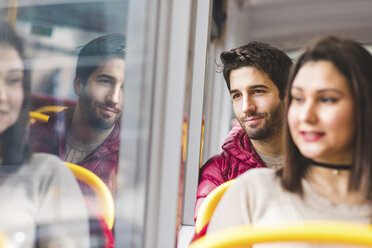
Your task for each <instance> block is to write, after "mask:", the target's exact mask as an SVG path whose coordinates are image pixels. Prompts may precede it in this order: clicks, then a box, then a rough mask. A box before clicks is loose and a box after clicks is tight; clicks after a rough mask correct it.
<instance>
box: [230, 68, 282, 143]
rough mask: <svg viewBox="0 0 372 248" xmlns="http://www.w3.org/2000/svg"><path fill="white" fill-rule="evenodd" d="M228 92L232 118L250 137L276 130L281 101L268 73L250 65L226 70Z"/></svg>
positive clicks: (279, 125)
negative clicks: (228, 79) (231, 105)
mask: <svg viewBox="0 0 372 248" xmlns="http://www.w3.org/2000/svg"><path fill="white" fill-rule="evenodd" d="M230 89H231V90H230V95H231V98H232V102H233V108H234V113H235V116H236V118H237V119H238V121H239V123H240V125H241V126H242V128H243V129H244V131H245V132H246V134H247V135H248V137H249V138H250V139H252V140H262V139H268V138H271V137H273V136H275V135H277V134H278V133H280V131H281V128H282V122H283V108H284V103H283V101H282V100H280V98H279V90H278V88H277V87H276V85H275V84H274V82H273V81H271V79H270V78H269V76H268V75H267V74H266V73H264V72H263V71H261V70H258V69H256V68H255V67H252V66H246V67H241V68H239V69H235V70H232V71H231V73H230Z"/></svg>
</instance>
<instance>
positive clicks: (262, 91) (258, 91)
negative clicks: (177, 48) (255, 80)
mask: <svg viewBox="0 0 372 248" xmlns="http://www.w3.org/2000/svg"><path fill="white" fill-rule="evenodd" d="M262 93H265V91H264V90H254V94H262Z"/></svg>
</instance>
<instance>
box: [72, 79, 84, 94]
mask: <svg viewBox="0 0 372 248" xmlns="http://www.w3.org/2000/svg"><path fill="white" fill-rule="evenodd" d="M83 88H84V86H83V80H82V79H81V78H80V77H76V78H75V80H74V90H75V94H76V95H78V96H80V94H81V92H82V91H83Z"/></svg>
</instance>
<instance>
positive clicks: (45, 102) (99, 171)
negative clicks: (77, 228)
mask: <svg viewBox="0 0 372 248" xmlns="http://www.w3.org/2000/svg"><path fill="white" fill-rule="evenodd" d="M127 13H128V0H102V1H90V0H88V1H86V0H78V1H69V0H52V1H23V0H18V1H17V0H10V1H6V2H3V3H1V4H0V17H1V19H4V20H6V21H7V22H8V23H9V25H10V26H12V27H13V28H14V30H15V31H16V32H17V34H18V35H19V36H20V37H21V39H22V41H23V44H24V52H25V60H24V65H25V70H26V71H27V72H30V75H31V76H30V82H31V95H30V106H29V107H30V111H31V112H30V116H33V118H34V119H32V120H31V122H30V123H31V124H29V126H28V128H29V144H30V148H31V151H32V152H33V153H34V154H36V153H37V154H39V153H49V154H53V155H55V156H57V157H59V160H60V161H63V162H67V163H72V164H76V165H77V166H78V167H81V168H80V169H87V170H88V171H89V173H90V172H92V173H93V176H96V177H97V178H96V179H97V180H96V179H94V180H93V181H95V182H98V184H99V183H101V184H102V185H103V187H102V188H103V189H104V190H103V191H105V192H106V193H107V195H108V196H109V197H108V198H106V199H110V197H113V199H114V202H116V195H117V193H118V191H119V190H118V183H117V182H118V181H120V179H118V171H119V170H120V169H119V166H120V163H119V149H120V130H121V116H122V109H123V99H124V88H125V71H126V58H125V56H126V29H127ZM40 116H42V117H43V118H37V117H40ZM44 117H45V118H44ZM54 158H56V157H54ZM45 163H46V162H45ZM58 164H59V165H61V166H62V168H67V167H66V166H65V165H63V163H61V164H60V163H58ZM45 168H48V167H45ZM45 168H44V167H42V169H43V170H45ZM52 168H53V167H51V169H52ZM70 168H72V167H70ZM74 168H75V167H74ZM38 170H39V169H38ZM74 172H75V171H74ZM77 175H78V174H75V176H77ZM84 175H85V176H84V178H79V180H78V181H77V183H78V186H80V190H81V192H80V193H79V194H81V193H83V195H84V198H85V199H86V200H87V201H86V202H87V203H86V204H84V203H83V204H84V207H85V208H87V210H88V212H89V217H90V219H89V224H90V229H91V232H90V234H91V238H90V242H91V245H92V247H102V244H105V245H108V244H113V243H114V240H113V236H112V232H111V231H110V229H112V224H113V221H112V218H111V221H107V220H108V219H109V218H105V217H106V214H107V211H106V212H105V211H103V212H102V209H101V206H104V205H105V204H106V205H107V202H103V201H105V200H102V199H103V198H100V199H98V198H97V197H96V194H95V193H94V192H95V190H96V189H95V188H94V187H96V186H94V185H95V183H92V181H85V182H84V180H86V178H85V177H87V175H88V174H84ZM71 176H73V175H72V174H71ZM92 178H93V177H92ZM29 181H30V182H31V185H37V183H39V181H38V177H30V179H29ZM68 186H69V185H66V189H64V190H62V191H61V195H60V197H61V199H62V198H63V199H64V201H67V202H68V201H71V206H73V205H74V204H73V203H74V201H75V200H74V199H72V198H71V199H69V198H68V194H67V195H64V194H65V192H66V190H67V189H68V188H69V187H68ZM92 187H93V188H92ZM78 188H79V187H78ZM103 191H99V190H98V191H97V190H96V193H97V192H98V194H101V193H99V192H103ZM76 201H78V200H76ZM111 201H112V198H111ZM114 202H111V203H110V204H111V205H110V206H112V207H111V209H112V211H111V212H112V213H111V215H112V216H114V211H113V209H114V207H113V205H114ZM55 204H56V206H57V207H56V209H57V208H59V207H62V206H58V204H57V201H56V202H55ZM102 204H103V205H102ZM67 205H68V204H67ZM63 207H65V205H63ZM106 209H107V208H106ZM26 217H27V216H26ZM110 235H111V236H110ZM26 238H28V237H26ZM118 246H119V247H120V245H118ZM71 247H73V246H71Z"/></svg>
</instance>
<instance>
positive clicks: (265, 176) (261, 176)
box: [238, 168, 278, 184]
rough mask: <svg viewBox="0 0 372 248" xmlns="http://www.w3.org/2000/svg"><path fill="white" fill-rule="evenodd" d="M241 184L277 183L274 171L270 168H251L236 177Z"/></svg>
mask: <svg viewBox="0 0 372 248" xmlns="http://www.w3.org/2000/svg"><path fill="white" fill-rule="evenodd" d="M238 179H239V181H242V182H247V181H248V182H252V183H254V182H257V183H260V184H262V183H265V184H266V183H273V182H276V181H278V179H277V176H276V170H275V169H272V168H253V169H250V170H248V171H246V172H244V173H243V174H242V175H241V176H239V177H238Z"/></svg>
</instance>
